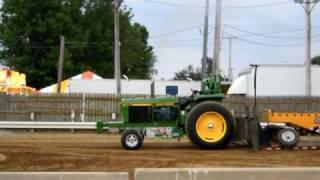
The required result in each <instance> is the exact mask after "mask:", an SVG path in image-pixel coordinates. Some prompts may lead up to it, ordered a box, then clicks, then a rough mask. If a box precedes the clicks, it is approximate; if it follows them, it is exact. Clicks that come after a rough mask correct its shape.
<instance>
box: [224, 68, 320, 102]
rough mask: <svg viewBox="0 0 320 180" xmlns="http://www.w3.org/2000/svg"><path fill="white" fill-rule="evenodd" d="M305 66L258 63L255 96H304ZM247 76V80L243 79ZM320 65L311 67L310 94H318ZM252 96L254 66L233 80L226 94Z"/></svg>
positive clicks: (319, 94) (319, 90)
mask: <svg viewBox="0 0 320 180" xmlns="http://www.w3.org/2000/svg"><path fill="white" fill-rule="evenodd" d="M305 75H306V73H305V66H303V65H260V66H258V71H257V96H304V95H305V77H306V76H305ZM243 76H247V80H244V79H243ZM319 77H320V66H313V67H312V95H313V96H320V81H319ZM241 83H243V84H247V90H246V93H245V94H246V95H247V96H254V68H252V69H251V71H250V72H249V73H248V74H247V75H242V76H240V77H239V78H238V79H236V80H235V81H234V83H233V84H232V86H231V88H230V90H229V92H228V94H243V90H244V85H243V84H241Z"/></svg>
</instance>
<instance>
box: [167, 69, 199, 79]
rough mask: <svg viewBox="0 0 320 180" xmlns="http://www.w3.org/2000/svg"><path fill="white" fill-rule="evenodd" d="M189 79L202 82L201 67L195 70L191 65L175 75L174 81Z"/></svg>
mask: <svg viewBox="0 0 320 180" xmlns="http://www.w3.org/2000/svg"><path fill="white" fill-rule="evenodd" d="M187 78H191V79H192V80H195V81H200V80H201V69H200V68H199V67H197V68H194V67H193V66H192V65H189V66H187V67H185V68H184V69H182V70H181V71H178V72H176V73H175V77H174V78H173V79H174V80H186V79H187Z"/></svg>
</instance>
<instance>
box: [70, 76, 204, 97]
mask: <svg viewBox="0 0 320 180" xmlns="http://www.w3.org/2000/svg"><path fill="white" fill-rule="evenodd" d="M151 83H152V81H151V80H128V81H127V80H122V81H121V88H122V94H150V93H151ZM166 86H178V95H179V96H189V95H191V89H193V90H200V86H201V83H200V82H199V81H193V82H188V81H155V94H156V95H166ZM70 93H116V82H115V80H113V79H104V80H70Z"/></svg>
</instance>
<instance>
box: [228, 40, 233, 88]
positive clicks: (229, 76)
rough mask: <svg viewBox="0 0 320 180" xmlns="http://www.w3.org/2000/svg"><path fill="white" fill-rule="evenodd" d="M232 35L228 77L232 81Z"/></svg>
mask: <svg viewBox="0 0 320 180" xmlns="http://www.w3.org/2000/svg"><path fill="white" fill-rule="evenodd" d="M232 40H233V38H232V37H229V62H228V66H229V67H228V78H229V82H232V64H231V62H232Z"/></svg>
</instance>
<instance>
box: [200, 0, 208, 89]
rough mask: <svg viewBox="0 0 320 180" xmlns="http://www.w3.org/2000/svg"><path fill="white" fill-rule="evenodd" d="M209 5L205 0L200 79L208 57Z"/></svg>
mask: <svg viewBox="0 0 320 180" xmlns="http://www.w3.org/2000/svg"><path fill="white" fill-rule="evenodd" d="M209 6H210V0H206V8H205V14H204V30H203V52H202V73H201V76H202V79H204V78H206V75H207V57H208V34H209V33H208V32H209ZM201 90H202V91H203V90H204V85H203V81H201Z"/></svg>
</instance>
